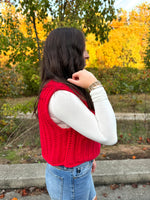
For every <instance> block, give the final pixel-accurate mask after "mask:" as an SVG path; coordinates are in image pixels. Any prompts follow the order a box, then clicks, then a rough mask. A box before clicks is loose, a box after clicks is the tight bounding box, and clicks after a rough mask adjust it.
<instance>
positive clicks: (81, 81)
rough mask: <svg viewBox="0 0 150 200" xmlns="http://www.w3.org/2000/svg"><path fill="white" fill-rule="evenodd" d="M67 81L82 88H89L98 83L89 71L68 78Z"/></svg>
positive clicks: (81, 71) (82, 71) (79, 72)
mask: <svg viewBox="0 0 150 200" xmlns="http://www.w3.org/2000/svg"><path fill="white" fill-rule="evenodd" d="M67 81H69V82H70V83H72V84H74V85H77V86H79V87H82V88H88V87H89V86H90V85H91V84H92V83H94V82H96V81H97V79H96V77H95V76H94V75H93V74H92V73H91V72H89V71H87V70H85V69H83V70H80V71H78V72H76V73H74V74H73V75H72V78H68V79H67Z"/></svg>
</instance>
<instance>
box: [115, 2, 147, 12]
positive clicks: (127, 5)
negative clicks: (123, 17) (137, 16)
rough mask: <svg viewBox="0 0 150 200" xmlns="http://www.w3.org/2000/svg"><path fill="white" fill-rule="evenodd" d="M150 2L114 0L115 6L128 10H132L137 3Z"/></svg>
mask: <svg viewBox="0 0 150 200" xmlns="http://www.w3.org/2000/svg"><path fill="white" fill-rule="evenodd" d="M145 2H147V3H150V0H115V4H114V6H115V8H116V9H119V8H123V9H124V10H126V11H128V12H130V11H131V10H133V9H134V8H135V7H136V6H137V5H139V4H142V3H145Z"/></svg>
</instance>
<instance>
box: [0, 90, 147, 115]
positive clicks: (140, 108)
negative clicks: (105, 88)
mask: <svg viewBox="0 0 150 200" xmlns="http://www.w3.org/2000/svg"><path fill="white" fill-rule="evenodd" d="M108 98H109V100H110V102H111V104H112V106H113V109H114V111H115V112H140V113H150V103H149V102H150V94H124V95H120V94H118V95H109V96H108ZM35 100H36V97H21V98H5V99H4V98H3V99H1V101H3V102H5V103H9V104H11V105H12V106H14V105H17V104H27V103H28V102H29V101H30V102H32V105H34V102H35Z"/></svg>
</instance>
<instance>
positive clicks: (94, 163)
mask: <svg viewBox="0 0 150 200" xmlns="http://www.w3.org/2000/svg"><path fill="white" fill-rule="evenodd" d="M95 169H96V161H95V160H94V161H93V165H92V173H93V172H95Z"/></svg>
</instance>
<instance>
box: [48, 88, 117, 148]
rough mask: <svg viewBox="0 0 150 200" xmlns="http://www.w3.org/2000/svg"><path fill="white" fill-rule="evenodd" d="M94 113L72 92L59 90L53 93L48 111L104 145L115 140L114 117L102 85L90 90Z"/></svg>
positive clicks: (111, 143) (113, 142)
mask: <svg viewBox="0 0 150 200" xmlns="http://www.w3.org/2000/svg"><path fill="white" fill-rule="evenodd" d="M90 95H91V98H92V101H93V104H94V108H95V115H94V114H93V113H92V112H91V111H90V110H89V109H88V108H87V107H86V106H85V105H84V103H83V102H82V101H81V100H80V99H79V98H78V97H77V96H76V95H74V94H73V93H71V92H68V91H62V90H59V91H57V92H55V93H54V94H53V96H52V97H51V100H50V103H49V112H50V114H52V115H53V116H55V117H56V118H57V119H58V120H60V121H63V122H64V123H65V124H67V125H69V126H70V127H72V128H73V129H75V130H76V131H78V132H79V133H80V134H82V135H84V136H85V137H87V138H89V139H92V140H94V141H97V142H99V143H101V144H105V145H113V144H115V143H116V142H117V131H116V119H115V115H114V112H113V109H112V107H111V105H110V102H109V100H108V98H107V95H106V92H105V90H104V88H103V87H97V88H96V89H94V90H92V91H91V92H90Z"/></svg>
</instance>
